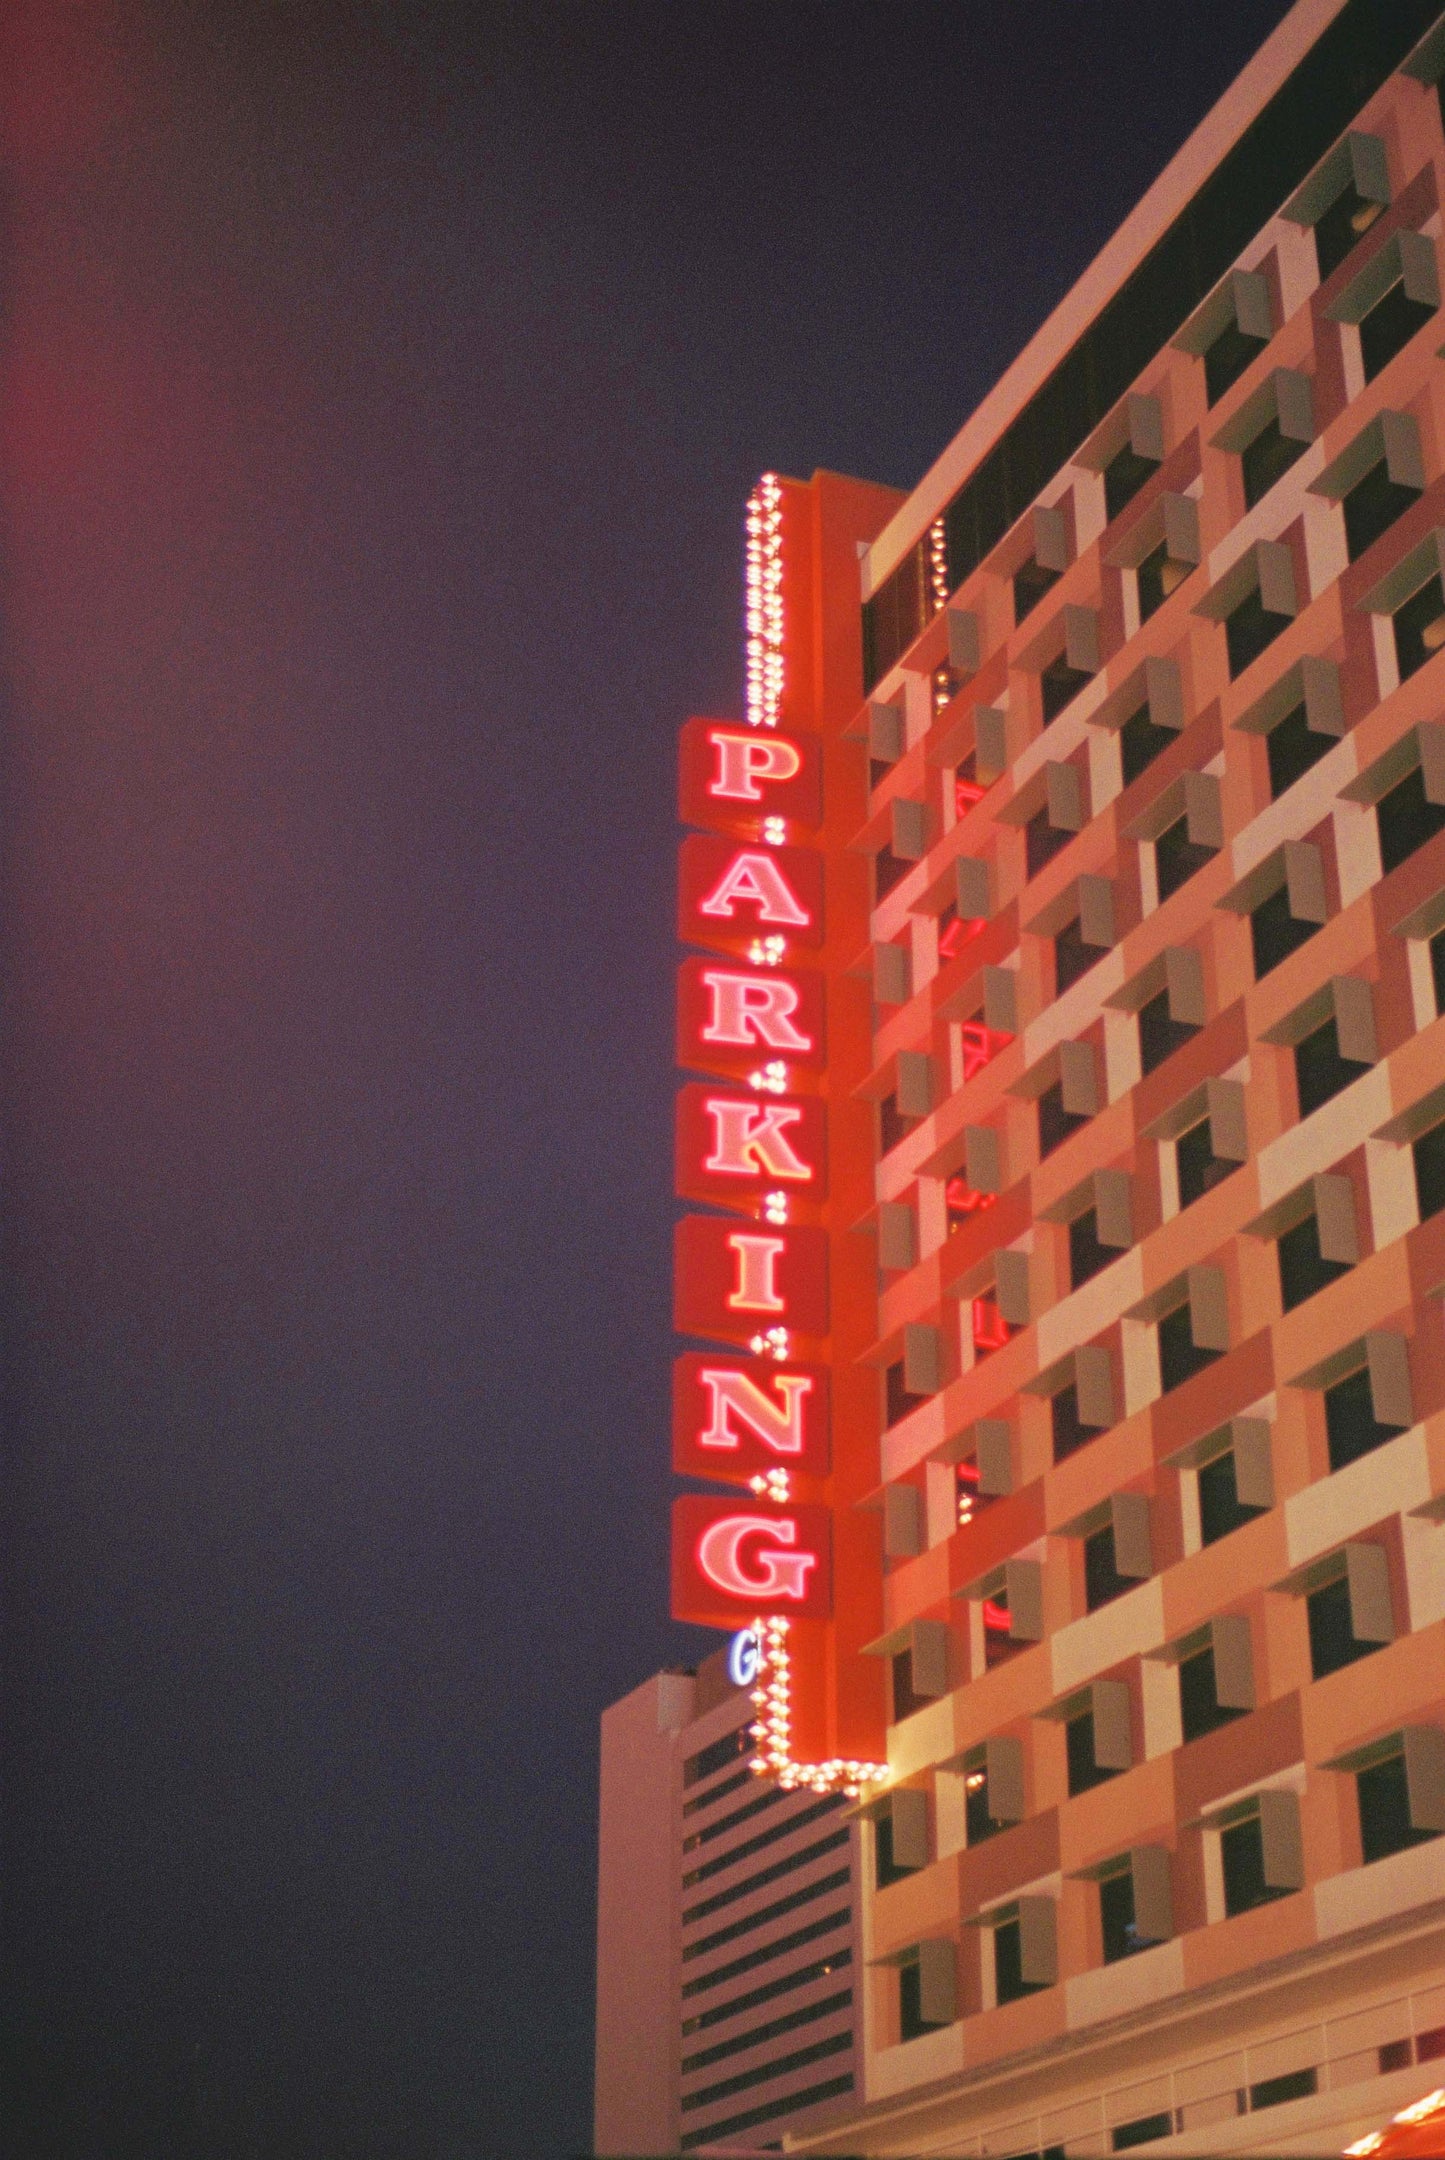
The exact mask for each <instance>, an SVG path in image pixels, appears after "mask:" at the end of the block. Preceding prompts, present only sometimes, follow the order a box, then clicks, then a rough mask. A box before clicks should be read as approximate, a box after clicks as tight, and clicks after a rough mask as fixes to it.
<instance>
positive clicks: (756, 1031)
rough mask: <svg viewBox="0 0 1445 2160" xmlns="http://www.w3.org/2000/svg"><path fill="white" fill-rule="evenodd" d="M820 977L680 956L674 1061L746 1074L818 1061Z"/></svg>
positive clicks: (822, 1045) (811, 1066)
mask: <svg viewBox="0 0 1445 2160" xmlns="http://www.w3.org/2000/svg"><path fill="white" fill-rule="evenodd" d="M826 1053H827V1040H826V1037H825V1034H824V1027H823V978H822V976H821V975H816V974H814V973H813V971H812V970H811V969H810V968H801V969H800V968H789V969H788V971H787V973H786V974H784V973H783V972H782V971H781V970H780V969H778V968H758V967H747V966H745V965H743V964H742V963H740V962H738V961H727V960H697V959H693V960H684V961H683V963H682V966H681V967H680V968H679V970H678V976H677V1062H678V1064H679V1065H690V1066H692V1068H693V1070H694V1071H697V1072H716V1073H725V1074H729V1075H732V1074H736V1075H737V1076H738V1077H739V1078H743V1079H745V1078H746V1077H747V1075H748V1074H749V1073H752V1072H757V1071H759V1070H760V1069H761V1068H762V1067H764V1066H766V1065H769V1064H772V1063H773V1062H774V1061H779V1060H780V1061H781V1062H782V1063H783V1064H785V1065H798V1066H802V1067H803V1068H804V1069H805V1070H807V1071H808V1072H817V1071H819V1070H820V1069H821V1068H822V1065H823V1062H824V1059H825V1056H826Z"/></svg>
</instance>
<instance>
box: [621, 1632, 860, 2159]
mask: <svg viewBox="0 0 1445 2160" xmlns="http://www.w3.org/2000/svg"><path fill="white" fill-rule="evenodd" d="M728 1656H729V1652H728V1651H727V1650H721V1651H718V1652H717V1653H716V1654H715V1655H714V1656H713V1657H711V1658H708V1659H707V1660H706V1661H705V1662H704V1663H703V1664H702V1665H701V1666H700V1667H699V1668H698V1670H697V1671H696V1672H695V1673H694V1672H666V1673H659V1674H657V1675H656V1676H655V1677H654V1678H653V1679H651V1680H649V1681H647V1682H646V1683H645V1684H644V1685H643V1686H642V1687H640V1688H636V1689H634V1690H633V1692H632V1693H631V1694H630V1695H628V1696H625V1697H624V1698H623V1700H622V1701H621V1702H618V1703H614V1704H613V1705H612V1707H611V1708H610V1709H609V1710H607V1711H606V1712H605V1713H604V1716H603V1719H602V1806H601V1838H600V1867H599V1892H598V1923H597V2055H596V2105H595V2124H594V2132H595V2135H594V2148H593V2149H594V2151H596V2152H597V2153H598V2154H601V2155H604V2156H605V2155H611V2154H656V2153H677V2152H692V2151H695V2150H699V2149H707V2150H728V2151H735V2152H742V2151H757V2150H761V2149H765V2148H768V2147H771V2148H772V2149H773V2150H777V2148H778V2146H779V2144H780V2141H781V2138H782V2135H783V2132H784V2130H785V2129H788V2130H793V2129H797V2130H801V2129H805V2128H809V2127H812V2128H818V2127H821V2126H822V2125H824V2124H826V2123H827V2122H829V2121H831V2120H834V2119H836V2117H837V2116H838V2114H839V2112H840V2110H841V2109H842V2108H844V2107H847V2106H850V2105H856V2102H857V2098H858V2096H859V2093H860V2090H861V2088H860V2085H859V2081H858V2061H857V2030H858V2025H859V2021H860V2017H861V1990H860V1981H861V1977H862V1975H861V1966H860V1962H859V1956H858V1936H857V1897H858V1852H859V1834H858V1830H857V1826H856V1822H855V1821H854V1820H853V1818H852V1817H851V1816H850V1814H849V1812H848V1809H847V1803H846V1799H845V1797H844V1796H843V1795H841V1794H826V1795H819V1794H816V1793H813V1792H807V1791H804V1792H784V1791H783V1790H782V1789H781V1788H780V1787H778V1786H777V1785H774V1784H771V1783H768V1782H766V1781H765V1780H763V1779H761V1778H759V1777H758V1776H756V1775H755V1774H754V1772H753V1770H752V1768H751V1767H750V1765H751V1762H752V1759H753V1756H754V1753H755V1749H754V1744H753V1738H752V1721H753V1715H754V1710H753V1702H752V1696H751V1692H750V1690H749V1689H748V1688H746V1687H739V1686H736V1685H734V1684H733V1682H732V1681H731V1680H730V1679H729V1677H728V1672H727V1661H728Z"/></svg>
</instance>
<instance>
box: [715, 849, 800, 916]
mask: <svg viewBox="0 0 1445 2160" xmlns="http://www.w3.org/2000/svg"><path fill="white" fill-rule="evenodd" d="M740 902H741V903H742V904H743V905H744V906H750V907H755V908H756V909H757V911H758V921H759V922H760V923H785V924H787V925H788V926H789V927H790V928H792V929H795V930H806V929H807V927H808V925H809V923H811V921H812V920H813V918H812V916H811V915H810V914H809V913H808V911H807V909H806V908H805V907H804V906H803V903H802V901H801V900H799V899H798V897H797V895H796V893H794V891H793V889H792V887H791V886H790V885H789V883H788V881H787V879H786V878H785V877H784V876H783V873H782V871H781V870H780V869H779V868H778V866H777V863H776V862H775V861H774V860H773V857H772V856H771V855H751V854H746V853H744V854H741V855H734V857H733V859H732V861H731V862H730V863H729V864H728V866H727V869H726V870H725V871H724V872H723V874H722V876H721V877H720V878H719V879H718V882H717V884H716V885H715V886H714V887H713V889H712V891H711V892H710V893H709V894H708V896H707V898H706V900H699V902H698V904H697V911H698V913H699V915H716V916H719V917H725V918H726V919H727V920H729V921H731V919H732V917H733V916H734V915H735V914H736V913H737V909H738V904H739V903H740Z"/></svg>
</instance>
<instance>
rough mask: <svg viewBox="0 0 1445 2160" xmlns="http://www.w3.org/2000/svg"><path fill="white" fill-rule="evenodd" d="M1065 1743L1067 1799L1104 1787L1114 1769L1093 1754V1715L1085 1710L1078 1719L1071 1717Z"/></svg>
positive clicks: (1114, 1775) (1065, 1731) (1065, 1733)
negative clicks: (1067, 1766) (1067, 1782)
mask: <svg viewBox="0 0 1445 2160" xmlns="http://www.w3.org/2000/svg"><path fill="white" fill-rule="evenodd" d="M1064 1741H1065V1747H1066V1750H1067V1757H1068V1765H1069V1797H1070V1798H1071V1799H1072V1798H1073V1797H1074V1795H1075V1794H1077V1793H1082V1792H1090V1791H1092V1789H1093V1788H1094V1786H1095V1785H1103V1784H1105V1783H1106V1782H1107V1780H1108V1779H1109V1778H1111V1777H1117V1776H1118V1775H1119V1772H1118V1771H1117V1770H1111V1769H1109V1768H1108V1767H1107V1766H1106V1765H1105V1764H1103V1763H1101V1762H1100V1761H1099V1760H1098V1758H1097V1756H1096V1754H1095V1752H1094V1713H1093V1711H1092V1710H1085V1711H1084V1712H1083V1713H1082V1715H1081V1716H1079V1717H1072V1718H1070V1719H1069V1722H1068V1724H1067V1725H1066V1726H1065V1727H1064Z"/></svg>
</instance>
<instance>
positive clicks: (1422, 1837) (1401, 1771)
mask: <svg viewBox="0 0 1445 2160" xmlns="http://www.w3.org/2000/svg"><path fill="white" fill-rule="evenodd" d="M1410 1737H1412V1738H1427V1737H1431V1736H1430V1735H1429V1734H1428V1733H1426V1732H1423V1731H1422V1732H1421V1733H1419V1734H1417V1735H1411V1736H1410ZM1438 1754H1439V1750H1438V1747H1435V1748H1432V1749H1431V1750H1430V1755H1431V1758H1432V1759H1431V1761H1430V1763H1429V1764H1428V1766H1427V1765H1425V1764H1423V1763H1422V1764H1421V1765H1420V1768H1421V1770H1422V1771H1425V1772H1426V1774H1427V1775H1428V1772H1429V1771H1430V1770H1433V1771H1434V1772H1435V1774H1436V1777H1435V1780H1432V1782H1435V1781H1438V1773H1439V1767H1440V1766H1439V1762H1438ZM1420 1782H1421V1783H1422V1784H1423V1782H1424V1779H1423V1778H1422V1779H1421V1781H1420ZM1410 1783H1411V1781H1410V1776H1409V1764H1408V1761H1407V1758H1406V1756H1405V1753H1404V1751H1403V1750H1402V1751H1401V1752H1400V1753H1399V1754H1398V1755H1391V1756H1389V1757H1387V1758H1386V1760H1385V1761H1384V1762H1378V1763H1372V1764H1371V1765H1370V1766H1369V1768H1368V1769H1365V1770H1361V1771H1359V1772H1358V1773H1357V1775H1356V1778H1355V1797H1356V1799H1357V1801H1358V1803H1359V1809H1360V1847H1361V1850H1362V1853H1363V1855H1364V1859H1365V1863H1366V1865H1367V1866H1368V1864H1369V1863H1370V1861H1372V1860H1385V1859H1388V1857H1389V1855H1390V1854H1391V1853H1397V1852H1404V1851H1405V1850H1406V1849H1407V1847H1409V1846H1411V1845H1424V1844H1426V1843H1427V1842H1428V1841H1429V1840H1430V1839H1431V1838H1432V1837H1438V1836H1439V1835H1440V1831H1439V1828H1438V1822H1439V1811H1438V1807H1435V1808H1432V1807H1431V1806H1430V1804H1429V1799H1430V1798H1435V1799H1438V1794H1436V1795H1432V1796H1429V1797H1427V1796H1425V1795H1423V1794H1422V1795H1421V1796H1420V1798H1421V1799H1422V1800H1424V1801H1425V1805H1424V1806H1423V1807H1422V1806H1421V1805H1420V1804H1419V1801H1417V1803H1416V1805H1415V1806H1412V1805H1411V1792H1410ZM1422 1814H1423V1815H1431V1814H1433V1815H1434V1818H1435V1824H1434V1825H1432V1824H1430V1823H1428V1822H1423V1821H1420V1820H1419V1819H1418V1818H1419V1817H1420V1816H1421V1815H1422Z"/></svg>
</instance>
